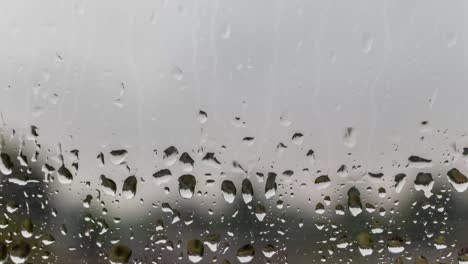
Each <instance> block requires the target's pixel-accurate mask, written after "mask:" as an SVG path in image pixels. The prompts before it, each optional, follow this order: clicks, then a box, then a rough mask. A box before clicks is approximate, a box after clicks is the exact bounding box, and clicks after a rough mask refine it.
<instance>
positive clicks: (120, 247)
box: [108, 243, 132, 264]
mask: <svg viewBox="0 0 468 264" xmlns="http://www.w3.org/2000/svg"><path fill="white" fill-rule="evenodd" d="M108 255H109V261H110V263H112V264H120V263H127V262H128V260H129V259H130V257H131V256H132V250H131V249H130V248H129V247H127V246H126V245H124V244H120V243H118V244H115V245H113V246H112V248H111V249H110V251H109V254H108Z"/></svg>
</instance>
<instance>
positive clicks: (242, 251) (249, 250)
mask: <svg viewBox="0 0 468 264" xmlns="http://www.w3.org/2000/svg"><path fill="white" fill-rule="evenodd" d="M236 255H237V259H238V260H239V262H241V263H248V262H250V261H252V260H253V258H254V255H255V249H254V247H253V246H252V245H250V244H247V245H244V246H242V247H240V248H239V249H238V250H237V254H236Z"/></svg>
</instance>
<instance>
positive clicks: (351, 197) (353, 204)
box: [348, 187, 362, 216]
mask: <svg viewBox="0 0 468 264" xmlns="http://www.w3.org/2000/svg"><path fill="white" fill-rule="evenodd" d="M348 208H349V211H350V212H351V214H352V215H353V216H357V215H358V214H360V213H361V212H362V203H361V193H360V192H359V191H358V189H356V187H351V188H350V189H349V190H348Z"/></svg>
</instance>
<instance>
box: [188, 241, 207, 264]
mask: <svg viewBox="0 0 468 264" xmlns="http://www.w3.org/2000/svg"><path fill="white" fill-rule="evenodd" d="M203 253H204V246H203V243H202V242H201V241H200V240H198V239H192V240H189V241H188V243H187V256H188V259H189V260H190V262H193V263H198V262H200V261H201V260H202V259H203Z"/></svg>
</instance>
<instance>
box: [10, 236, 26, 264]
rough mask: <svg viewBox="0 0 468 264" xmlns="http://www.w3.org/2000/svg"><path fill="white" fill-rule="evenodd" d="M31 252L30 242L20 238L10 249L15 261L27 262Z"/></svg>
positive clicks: (11, 256)
mask: <svg viewBox="0 0 468 264" xmlns="http://www.w3.org/2000/svg"><path fill="white" fill-rule="evenodd" d="M30 253H31V246H30V245H29V243H28V242H26V241H23V240H20V241H18V242H16V243H14V244H13V246H12V248H11V251H10V258H11V260H12V261H13V262H14V263H25V262H26V260H28V258H29V254H30Z"/></svg>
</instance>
